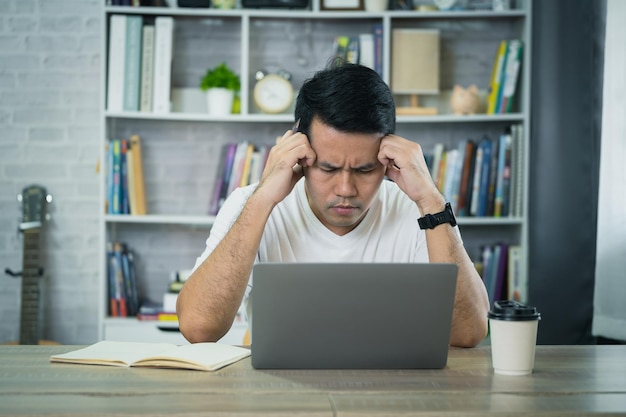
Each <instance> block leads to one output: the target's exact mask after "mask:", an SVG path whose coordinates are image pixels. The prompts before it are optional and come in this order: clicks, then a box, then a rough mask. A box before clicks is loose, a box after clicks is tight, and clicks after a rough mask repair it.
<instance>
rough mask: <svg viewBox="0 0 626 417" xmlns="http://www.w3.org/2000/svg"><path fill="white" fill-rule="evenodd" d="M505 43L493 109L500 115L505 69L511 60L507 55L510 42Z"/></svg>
mask: <svg viewBox="0 0 626 417" xmlns="http://www.w3.org/2000/svg"><path fill="white" fill-rule="evenodd" d="M505 42H506V45H505V47H504V57H503V58H502V67H501V68H500V80H499V84H498V95H497V97H496V102H495V108H494V110H493V112H494V113H500V109H501V108H502V100H503V98H504V84H505V83H506V67H507V65H508V62H509V60H510V59H511V57H510V55H509V43H510V41H505Z"/></svg>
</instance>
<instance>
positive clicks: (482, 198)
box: [476, 139, 493, 217]
mask: <svg viewBox="0 0 626 417" xmlns="http://www.w3.org/2000/svg"><path fill="white" fill-rule="evenodd" d="M492 152H493V143H492V142H491V140H490V139H484V140H483V155H482V163H481V167H480V187H479V189H478V207H477V210H476V215H477V216H480V217H484V216H486V215H487V203H488V202H487V200H488V194H489V183H490V178H491V159H492V157H491V154H492Z"/></svg>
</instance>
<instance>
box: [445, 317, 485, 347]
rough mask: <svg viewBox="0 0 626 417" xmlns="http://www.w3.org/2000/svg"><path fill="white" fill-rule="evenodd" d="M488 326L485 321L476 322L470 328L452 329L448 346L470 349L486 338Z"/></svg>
mask: <svg viewBox="0 0 626 417" xmlns="http://www.w3.org/2000/svg"><path fill="white" fill-rule="evenodd" d="M487 331H488V325H487V320H486V319H485V320H477V321H476V323H474V324H473V325H471V326H464V327H463V328H458V329H455V328H454V327H453V329H452V335H451V337H450V346H455V347H463V348H472V347H475V346H476V345H478V344H479V343H480V342H482V341H483V340H485V337H487Z"/></svg>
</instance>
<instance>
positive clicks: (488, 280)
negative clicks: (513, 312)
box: [475, 242, 527, 305]
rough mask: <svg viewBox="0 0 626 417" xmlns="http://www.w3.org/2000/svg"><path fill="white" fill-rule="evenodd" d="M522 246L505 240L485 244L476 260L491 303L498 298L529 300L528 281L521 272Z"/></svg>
mask: <svg viewBox="0 0 626 417" xmlns="http://www.w3.org/2000/svg"><path fill="white" fill-rule="evenodd" d="M521 262H522V248H521V246H519V245H508V244H506V243H503V242H498V243H494V244H492V245H484V246H483V247H482V248H481V254H480V259H479V260H478V261H477V262H475V266H476V269H477V270H478V272H479V274H480V275H481V277H482V279H483V282H484V283H485V287H486V288H487V294H488V296H489V305H493V302H494V301H498V300H516V301H520V302H526V301H527V283H526V282H525V281H524V280H522V274H521V271H520V269H521Z"/></svg>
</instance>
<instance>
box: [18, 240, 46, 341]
mask: <svg viewBox="0 0 626 417" xmlns="http://www.w3.org/2000/svg"><path fill="white" fill-rule="evenodd" d="M40 230H41V229H40V228H30V229H25V230H24V255H23V259H22V260H23V265H22V305H21V316H20V344H21V345H36V344H38V343H39V306H40V293H41V290H40V279H41V277H40V266H41V264H40V262H39V246H40V242H39V240H40Z"/></svg>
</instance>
